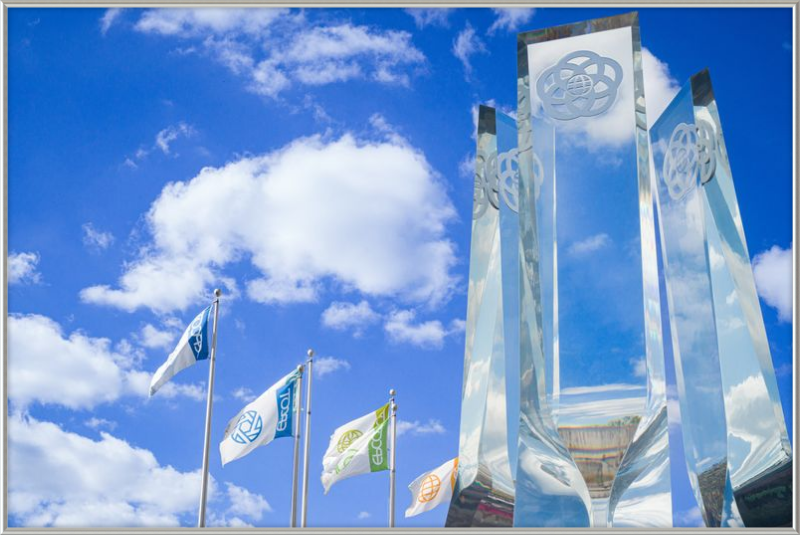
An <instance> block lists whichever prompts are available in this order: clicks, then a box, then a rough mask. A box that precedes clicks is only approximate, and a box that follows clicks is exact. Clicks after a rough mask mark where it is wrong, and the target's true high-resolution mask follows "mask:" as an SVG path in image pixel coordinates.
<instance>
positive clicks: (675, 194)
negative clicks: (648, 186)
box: [661, 123, 698, 201]
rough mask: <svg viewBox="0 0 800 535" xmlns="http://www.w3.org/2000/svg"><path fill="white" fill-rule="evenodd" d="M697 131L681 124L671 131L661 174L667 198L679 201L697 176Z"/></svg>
mask: <svg viewBox="0 0 800 535" xmlns="http://www.w3.org/2000/svg"><path fill="white" fill-rule="evenodd" d="M697 168H698V155H697V130H696V129H695V127H694V126H693V125H690V124H686V123H681V124H679V125H678V126H676V127H675V130H673V131H672V135H671V136H670V138H669V145H668V146H667V154H666V155H665V156H664V164H663V166H662V168H661V174H662V176H663V179H664V184H666V186H667V191H668V192H669V196H670V197H672V198H673V199H675V200H676V201H677V200H679V199H681V198H682V197H683V196H684V195H686V192H688V191H689V190H690V189H691V188H692V186H693V185H694V181H695V176H697Z"/></svg>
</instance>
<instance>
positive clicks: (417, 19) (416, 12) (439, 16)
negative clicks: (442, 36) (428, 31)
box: [406, 7, 453, 30]
mask: <svg viewBox="0 0 800 535" xmlns="http://www.w3.org/2000/svg"><path fill="white" fill-rule="evenodd" d="M452 12H453V9H452V8H445V7H429V8H411V9H406V13H408V14H409V15H411V16H412V17H414V24H416V25H417V28H419V29H420V30H421V29H423V28H425V27H427V26H440V27H443V28H446V27H448V26H450V21H449V18H450V14H451V13H452Z"/></svg>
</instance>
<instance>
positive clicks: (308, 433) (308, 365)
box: [300, 349, 314, 528]
mask: <svg viewBox="0 0 800 535" xmlns="http://www.w3.org/2000/svg"><path fill="white" fill-rule="evenodd" d="M313 363H314V350H313V349H309V350H308V361H306V369H307V370H308V386H307V387H306V438H305V442H304V444H303V507H302V510H301V513H300V527H301V528H304V527H306V518H307V515H308V446H309V442H310V440H309V439H310V438H311V365H312V364H313Z"/></svg>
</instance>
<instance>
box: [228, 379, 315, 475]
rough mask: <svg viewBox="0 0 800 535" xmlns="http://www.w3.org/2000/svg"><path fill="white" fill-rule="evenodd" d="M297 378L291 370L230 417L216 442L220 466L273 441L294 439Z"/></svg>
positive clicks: (298, 391)
mask: <svg viewBox="0 0 800 535" xmlns="http://www.w3.org/2000/svg"><path fill="white" fill-rule="evenodd" d="M299 378H300V371H299V370H294V371H293V372H292V373H290V374H289V375H287V376H285V377H284V378H283V379H281V380H280V381H278V382H277V383H275V384H274V385H272V386H271V387H269V388H268V389H267V391H266V392H264V393H263V394H261V395H260V396H259V397H258V398H257V399H256V400H255V401H253V402H251V403H250V404H249V405H247V406H245V408H243V409H242V410H240V411H239V414H237V415H236V416H234V417H233V418H231V420H230V421H229V422H228V425H227V427H225V438H223V439H222V442H220V443H219V453H220V456H221V457H222V464H223V466H224V465H226V464H227V463H229V462H231V461H235V460H236V459H238V458H239V457H244V456H245V455H247V454H248V453H250V452H251V451H253V450H254V449H256V448H257V447H259V446H265V445H267V444H269V443H270V442H272V441H273V440H274V439H276V438H282V437H291V436H294V430H295V426H296V425H297V422H295V419H296V418H295V408H296V407H297V403H298V398H299V396H300V389H299V388H297V380H298V379H299Z"/></svg>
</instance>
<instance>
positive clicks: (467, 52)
mask: <svg viewBox="0 0 800 535" xmlns="http://www.w3.org/2000/svg"><path fill="white" fill-rule="evenodd" d="M485 53H487V50H486V46H485V45H484V44H483V41H481V39H480V37H478V35H477V34H476V33H475V29H474V28H473V27H472V25H471V24H470V23H469V22H467V25H466V26H465V27H464V29H463V30H461V32H459V34H458V36H457V37H456V39H455V41H453V54H454V55H455V57H457V58H458V59H459V61H461V64H462V65H464V75H465V76H466V77H467V79H469V77H470V75H471V74H472V63H470V57H471V56H473V55H475V54H485Z"/></svg>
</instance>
